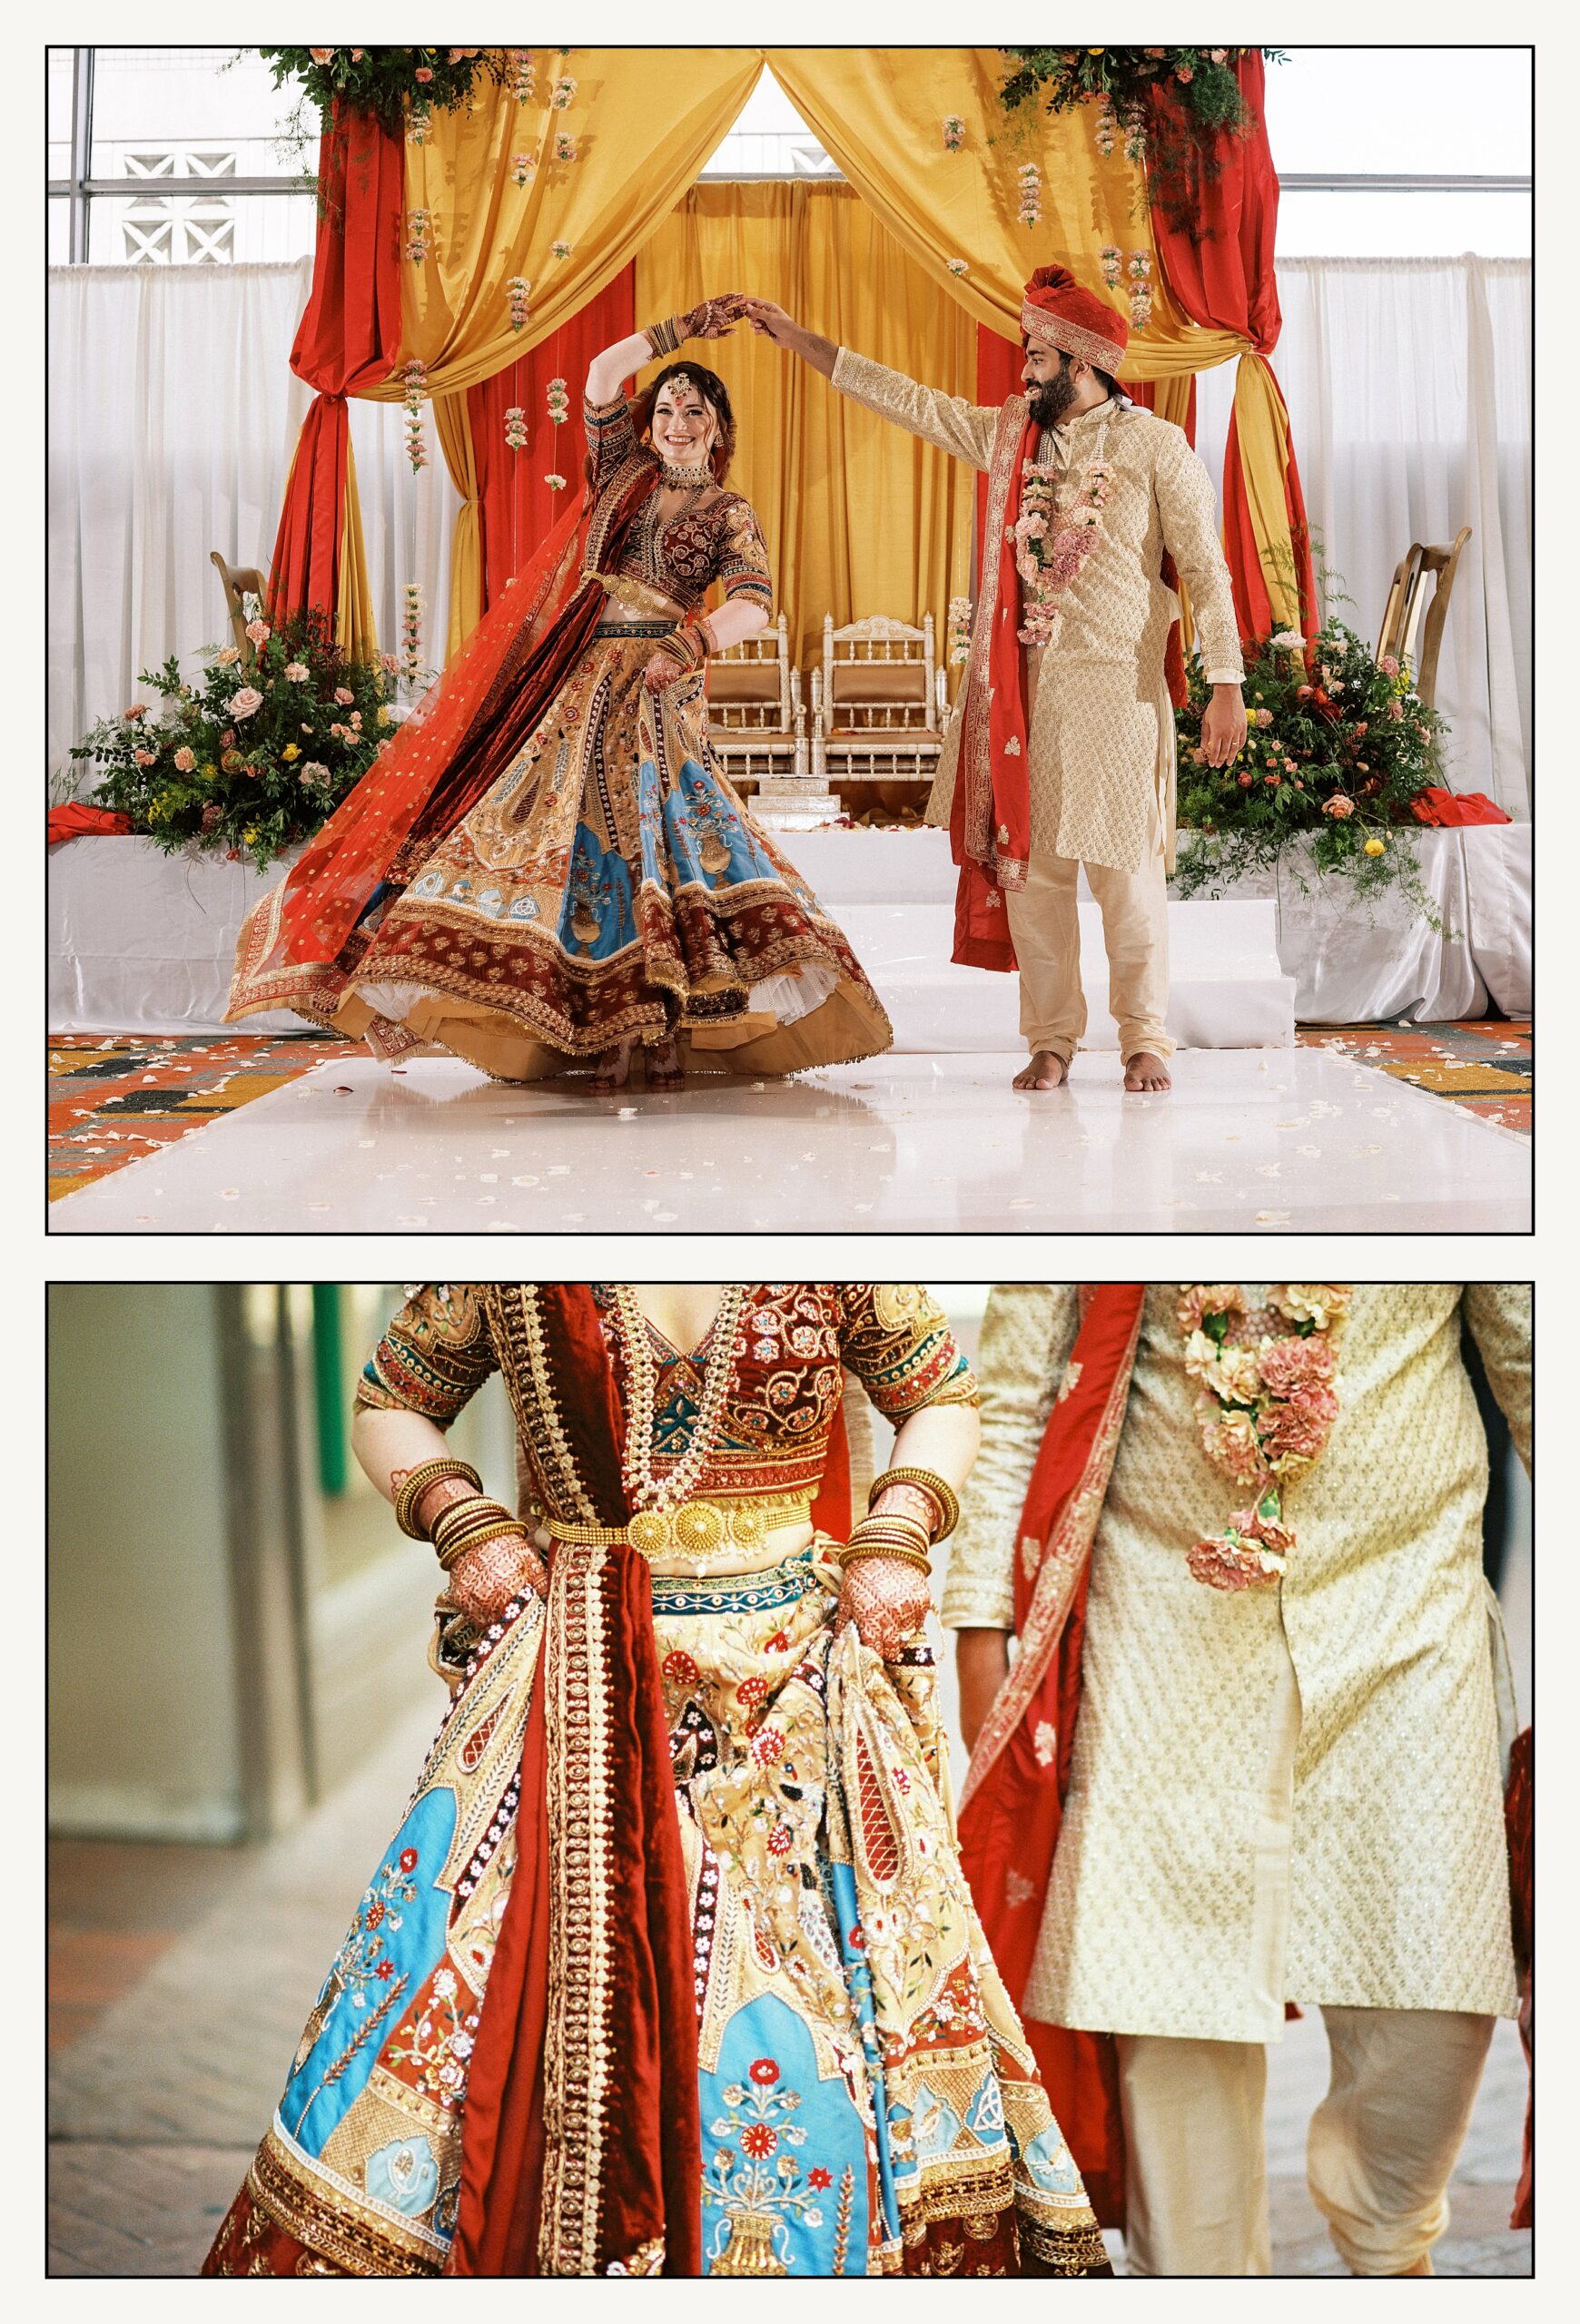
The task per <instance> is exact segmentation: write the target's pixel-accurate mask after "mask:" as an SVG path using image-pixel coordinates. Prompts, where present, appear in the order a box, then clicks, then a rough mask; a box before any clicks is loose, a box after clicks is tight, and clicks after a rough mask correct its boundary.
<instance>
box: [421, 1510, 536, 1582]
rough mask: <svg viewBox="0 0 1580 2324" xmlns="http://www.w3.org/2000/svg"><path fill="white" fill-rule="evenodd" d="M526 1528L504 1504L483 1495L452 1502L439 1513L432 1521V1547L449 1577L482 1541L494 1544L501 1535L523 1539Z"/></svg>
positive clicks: (479, 1546) (478, 1547)
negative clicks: (469, 1552) (461, 1559)
mask: <svg viewBox="0 0 1580 2324" xmlns="http://www.w3.org/2000/svg"><path fill="white" fill-rule="evenodd" d="M526 1530H527V1529H526V1527H525V1526H524V1525H523V1524H522V1522H521V1520H520V1519H519V1518H518V1517H512V1516H511V1514H510V1512H509V1510H508V1509H507V1508H506V1507H505V1506H504V1504H503V1503H502V1502H498V1501H490V1500H489V1496H488V1495H487V1494H486V1493H478V1494H476V1495H475V1496H474V1497H473V1498H472V1499H471V1500H469V1501H452V1502H450V1504H449V1508H448V1509H441V1510H440V1511H439V1515H438V1516H437V1517H436V1518H435V1519H434V1521H433V1546H434V1550H435V1552H436V1553H437V1555H438V1558H439V1564H440V1566H441V1567H442V1568H443V1570H444V1571H445V1572H446V1573H448V1572H449V1571H450V1569H451V1567H452V1566H453V1565H454V1564H455V1563H456V1561H457V1560H458V1559H459V1558H462V1557H464V1556H465V1555H466V1552H467V1551H469V1550H476V1549H480V1548H481V1546H482V1544H483V1543H484V1542H485V1541H498V1540H499V1536H500V1535H501V1534H503V1533H519V1534H521V1535H523V1536H525V1533H526Z"/></svg>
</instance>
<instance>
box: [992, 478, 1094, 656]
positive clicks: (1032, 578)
mask: <svg viewBox="0 0 1580 2324" xmlns="http://www.w3.org/2000/svg"><path fill="white" fill-rule="evenodd" d="M1021 474H1022V479H1023V481H1022V486H1021V513H1020V515H1019V517H1017V518H1016V520H1015V564H1016V566H1017V568H1018V570H1019V572H1020V576H1021V579H1022V582H1023V583H1024V584H1025V587H1024V591H1023V593H1022V594H1023V601H1024V602H1023V605H1022V625H1021V628H1020V630H1019V632H1018V633H1017V634H1018V635H1019V637H1020V641H1021V643H1022V645H1048V644H1049V643H1050V642H1051V641H1052V636H1053V634H1054V631H1055V630H1056V628H1057V627H1058V624H1059V600H1060V598H1061V597H1062V596H1063V594H1064V592H1065V590H1066V589H1068V588H1069V586H1070V584H1071V582H1072V581H1073V580H1074V578H1075V576H1076V575H1077V574H1078V573H1079V572H1080V570H1081V566H1083V565H1084V564H1085V562H1086V560H1087V558H1088V557H1089V556H1091V552H1092V550H1093V549H1094V548H1095V547H1097V544H1098V542H1099V540H1100V539H1101V536H1102V511H1103V508H1104V506H1105V505H1106V503H1107V500H1108V497H1109V493H1110V491H1111V488H1112V479H1113V470H1112V468H1111V467H1110V466H1109V464H1108V462H1107V461H1106V460H1104V459H1101V458H1099V459H1095V460H1093V461H1092V462H1091V465H1090V466H1089V467H1088V468H1085V469H1083V470H1082V472H1081V488H1080V490H1079V492H1078V493H1077V494H1076V496H1075V498H1074V499H1073V500H1072V501H1071V504H1070V506H1069V507H1068V508H1066V509H1065V510H1064V511H1063V512H1062V515H1061V514H1055V511H1054V505H1053V479H1052V476H1051V475H1050V474H1049V472H1048V470H1047V469H1046V468H1034V467H1033V466H1032V463H1031V461H1030V460H1028V461H1026V462H1025V463H1024V465H1023V466H1022V470H1021Z"/></svg>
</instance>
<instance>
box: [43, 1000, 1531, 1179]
mask: <svg viewBox="0 0 1580 2324" xmlns="http://www.w3.org/2000/svg"><path fill="white" fill-rule="evenodd" d="M1298 1038H1299V1039H1300V1040H1301V1041H1302V1042H1305V1043H1307V1044H1308V1045H1310V1046H1311V1047H1313V1048H1322V1047H1328V1048H1333V1049H1339V1050H1340V1051H1342V1052H1343V1054H1344V1055H1345V1056H1347V1057H1353V1058H1355V1059H1358V1061H1359V1062H1360V1063H1361V1064H1363V1065H1375V1066H1376V1067H1378V1069H1379V1070H1380V1071H1381V1072H1384V1073H1392V1074H1396V1075H1397V1077H1398V1078H1400V1079H1401V1080H1404V1081H1413V1082H1414V1083H1415V1084H1416V1086H1417V1088H1421V1089H1429V1090H1430V1091H1431V1092H1432V1093H1433V1095H1434V1096H1436V1097H1439V1098H1451V1099H1452V1100H1453V1101H1454V1103H1455V1104H1456V1105H1461V1106H1467V1107H1469V1108H1470V1109H1471V1111H1472V1112H1473V1113H1478V1114H1485V1115H1486V1117H1487V1118H1488V1119H1489V1120H1491V1121H1496V1122H1502V1123H1503V1124H1504V1126H1505V1128H1509V1129H1517V1130H1523V1131H1525V1132H1526V1135H1527V1136H1528V1135H1529V1132H1530V1127H1531V1073H1532V1063H1531V1029H1530V1026H1529V1025H1528V1024H1507V1023H1505V1022H1504V1021H1503V1020H1502V1019H1497V1020H1495V1021H1494V1022H1492V1023H1489V1024H1480V1025H1338V1026H1323V1027H1320V1028H1317V1027H1313V1028H1310V1029H1303V1030H1302V1031H1301V1032H1300V1033H1299V1036H1298ZM352 1046H354V1045H353V1044H351V1043H349V1042H346V1041H341V1040H336V1039H332V1038H331V1037H329V1036H326V1035H324V1034H321V1033H273V1034H258V1033H252V1034H232V1035H230V1036H218V1035H214V1034H208V1033H199V1034H179V1035H175V1036H172V1037H169V1038H166V1037H164V1036H163V1035H155V1034H134V1033H133V1034H122V1033H69V1034H65V1035H63V1036H62V1037H60V1038H58V1039H54V1040H53V1041H51V1043H50V1045H49V1075H50V1088H49V1193H50V1199H51V1201H54V1200H55V1199H56V1197H57V1196H61V1195H69V1194H74V1193H75V1191H76V1189H77V1188H78V1187H85V1186H88V1185H90V1184H91V1183H92V1182H93V1180H94V1179H95V1178H103V1177H107V1176H108V1175H109V1173H110V1172H111V1171H112V1170H119V1169H121V1168H122V1167H123V1165H124V1164H126V1163H128V1162H135V1161H136V1160H137V1158H138V1157H139V1156H140V1155H143V1154H151V1153H153V1150H154V1148H155V1147H160V1146H168V1145H170V1144H171V1143H172V1141H173V1139H175V1138H178V1137H186V1136H187V1134H188V1133H189V1131H192V1130H195V1129H202V1127H203V1125H204V1124H205V1123H206V1122H211V1121H213V1120H214V1119H216V1118H217V1117H218V1116H220V1115H222V1114H228V1113H232V1112H234V1110H235V1108H237V1107H238V1106H245V1105H247V1104H248V1103H249V1102H250V1101H251V1099H252V1098H262V1097H264V1096H266V1095H267V1094H268V1092H269V1091H270V1090H271V1089H278V1088H280V1086H281V1083H282V1082H286V1081H295V1080H297V1079H299V1078H301V1075H302V1074H304V1073H310V1072H311V1070H312V1068H313V1067H314V1066H315V1065H321V1064H322V1063H323V1062H324V1060H325V1059H329V1058H332V1057H337V1056H339V1055H341V1053H342V1052H344V1051H345V1050H346V1049H349V1048H351V1047H352Z"/></svg>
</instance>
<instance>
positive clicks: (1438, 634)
mask: <svg viewBox="0 0 1580 2324" xmlns="http://www.w3.org/2000/svg"><path fill="white" fill-rule="evenodd" d="M1469 538H1470V527H1469V526H1468V525H1462V526H1461V527H1460V528H1459V532H1458V535H1457V538H1456V539H1455V541H1454V544H1453V546H1452V547H1449V548H1428V547H1423V546H1422V544H1421V543H1420V542H1419V541H1412V542H1411V544H1410V547H1409V549H1408V551H1407V554H1406V555H1405V556H1403V557H1401V558H1400V560H1399V562H1398V564H1397V566H1395V568H1394V577H1393V581H1392V583H1391V585H1390V586H1389V588H1388V600H1387V606H1386V608H1385V610H1384V613H1383V625H1382V635H1381V636H1380V637H1379V638H1378V648H1377V651H1378V661H1381V659H1382V657H1383V655H1385V654H1391V655H1393V656H1394V658H1395V660H1396V661H1397V662H1400V663H1405V664H1407V665H1408V666H1409V670H1410V675H1411V676H1412V677H1413V678H1414V680H1415V684H1416V692H1417V694H1419V695H1420V697H1421V700H1422V701H1423V702H1424V703H1426V704H1427V707H1428V708H1435V707H1436V694H1437V656H1438V655H1439V653H1440V652H1441V650H1442V645H1443V627H1444V624H1445V623H1446V622H1447V618H1448V600H1449V597H1450V596H1451V595H1452V593H1453V588H1454V576H1455V575H1456V574H1457V572H1458V570H1459V559H1460V556H1461V555H1462V554H1463V552H1464V548H1465V544H1466V541H1467V540H1468V539H1469ZM1429 582H1435V584H1436V586H1435V587H1433V588H1432V589H1431V592H1430V595H1429V596H1428V591H1427V584H1428V583H1429Z"/></svg>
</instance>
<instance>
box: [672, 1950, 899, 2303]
mask: <svg viewBox="0 0 1580 2324" xmlns="http://www.w3.org/2000/svg"><path fill="white" fill-rule="evenodd" d="M700 2079H701V2098H702V2236H703V2267H704V2269H705V2270H706V2273H708V2274H709V2275H711V2274H712V2273H713V2272H714V2270H715V2268H716V2265H717V2263H718V2261H719V2260H722V2259H723V2258H724V2256H725V2254H726V2251H728V2250H730V2248H731V2245H732V2243H734V2242H736V2240H737V2239H740V2240H745V2239H746V2238H747V2237H748V2236H750V2237H752V2238H754V2239H755V2240H756V2241H757V2243H758V2245H759V2247H765V2248H766V2250H768V2251H769V2252H770V2253H771V2255H772V2259H773V2260H774V2262H775V2263H776V2264H775V2272H777V2271H781V2270H782V2271H783V2272H784V2273H785V2274H787V2275H792V2276H832V2275H848V2276H863V2275H865V2273H866V2266H867V2162H866V2132H865V2128H864V2124H863V2122H862V2118H861V2115H860V2113H859V2112H858V2111H857V2109H856V2107H855V2105H854V2102H853V2101H852V2099H851V2096H850V2093H849V2092H848V2090H847V2089H846V2087H845V2084H844V2080H843V2079H842V2078H840V2077H838V2076H835V2077H834V2078H832V2079H830V2080H828V2081H820V2080H819V2079H818V2073H817V2059H816V2053H815V2050H814V2048H813V2043H812V2035H811V2033H809V2032H808V2030H807V2028H806V2026H805V2024H803V2022H802V2020H801V2019H800V2018H798V2017H797V2016H796V2015H795V2012H794V2011H793V2010H790V2009H788V2008H787V2007H786V2006H785V2004H784V2003H783V2002H782V2001H779V2000H778V1999H776V1998H775V1995H774V1994H758V1995H757V1997H756V1998H755V2000H753V2001H749V2002H747V2003H746V2004H745V2005H744V2006H743V2007H742V2008H740V2009H738V2010H736V2014H735V2015H734V2016H733V2017H732V2018H731V2019H730V2022H729V2024H728V2025H727V2026H726V2028H725V2035H724V2040H723V2041H722V2042H721V2043H720V2044H719V2055H718V2065H717V2069H716V2072H714V2073H703V2074H702V2076H701V2078H700ZM736 2256H737V2259H738V2257H739V2254H738V2252H737V2255H736Z"/></svg>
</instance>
